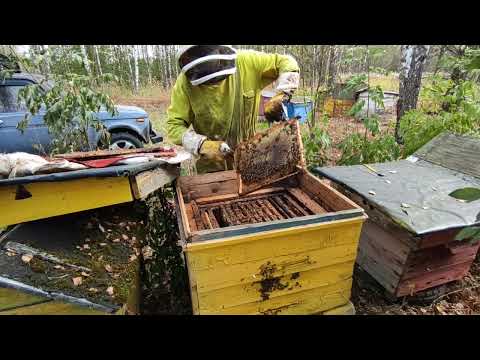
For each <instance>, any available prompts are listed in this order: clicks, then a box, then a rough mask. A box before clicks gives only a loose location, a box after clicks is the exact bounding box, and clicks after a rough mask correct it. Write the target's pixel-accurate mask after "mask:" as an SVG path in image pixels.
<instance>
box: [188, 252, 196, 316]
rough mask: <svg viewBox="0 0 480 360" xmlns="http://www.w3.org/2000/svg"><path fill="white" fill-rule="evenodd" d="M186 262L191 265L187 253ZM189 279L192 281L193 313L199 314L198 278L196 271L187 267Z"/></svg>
mask: <svg viewBox="0 0 480 360" xmlns="http://www.w3.org/2000/svg"><path fill="white" fill-rule="evenodd" d="M185 260H186V262H187V264H190V263H191V259H190V254H189V253H185ZM187 270H188V278H189V281H190V297H191V300H192V312H193V314H198V313H199V308H198V307H199V303H198V291H197V278H196V273H195V271H194V269H193V268H192V267H191V266H187Z"/></svg>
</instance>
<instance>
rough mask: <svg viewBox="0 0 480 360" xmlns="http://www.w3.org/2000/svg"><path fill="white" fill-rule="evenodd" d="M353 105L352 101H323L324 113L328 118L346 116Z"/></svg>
mask: <svg viewBox="0 0 480 360" xmlns="http://www.w3.org/2000/svg"><path fill="white" fill-rule="evenodd" d="M354 104H355V101H353V100H343V99H334V98H332V97H329V98H327V99H326V101H325V105H324V107H323V109H324V111H325V112H326V113H327V114H328V115H329V116H338V115H342V116H343V115H346V114H347V113H348V111H349V110H350V109H351V108H352V106H353V105H354Z"/></svg>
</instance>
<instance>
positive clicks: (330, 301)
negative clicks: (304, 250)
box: [202, 279, 352, 315]
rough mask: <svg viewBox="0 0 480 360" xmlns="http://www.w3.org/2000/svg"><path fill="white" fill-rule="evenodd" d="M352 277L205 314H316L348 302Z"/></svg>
mask: <svg viewBox="0 0 480 360" xmlns="http://www.w3.org/2000/svg"><path fill="white" fill-rule="evenodd" d="M351 287H352V279H347V280H344V281H342V282H339V283H336V284H332V285H329V286H323V287H320V288H314V289H310V290H306V291H302V292H299V293H292V294H287V295H285V296H281V297H277V298H271V299H268V300H265V301H258V302H254V303H248V304H244V305H239V306H235V307H231V308H228V309H224V310H222V311H217V312H209V311H205V312H202V314H205V315H260V314H263V315H305V314H315V313H318V312H321V311H326V310H330V309H332V308H335V307H338V306H341V305H344V304H346V303H348V301H349V299H350V290H351Z"/></svg>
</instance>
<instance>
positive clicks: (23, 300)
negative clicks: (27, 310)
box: [0, 288, 48, 311]
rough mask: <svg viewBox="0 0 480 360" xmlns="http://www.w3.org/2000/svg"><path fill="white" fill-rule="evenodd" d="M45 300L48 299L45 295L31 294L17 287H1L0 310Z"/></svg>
mask: <svg viewBox="0 0 480 360" xmlns="http://www.w3.org/2000/svg"><path fill="white" fill-rule="evenodd" d="M45 301H48V299H46V298H44V297H43V296H36V295H31V294H28V293H25V292H23V291H19V290H15V289H9V288H0V311H4V310H8V309H12V308H15V307H18V306H27V305H33V304H38V303H41V302H45Z"/></svg>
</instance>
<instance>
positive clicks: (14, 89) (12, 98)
mask: <svg viewBox="0 0 480 360" xmlns="http://www.w3.org/2000/svg"><path fill="white" fill-rule="evenodd" d="M24 86H25V85H0V113H6V112H17V111H26V107H25V104H23V102H19V101H18V92H19V91H20V89H21V88H23V87H24Z"/></svg>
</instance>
